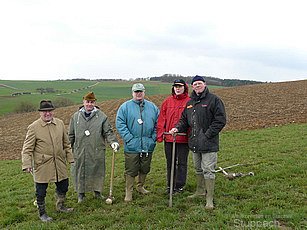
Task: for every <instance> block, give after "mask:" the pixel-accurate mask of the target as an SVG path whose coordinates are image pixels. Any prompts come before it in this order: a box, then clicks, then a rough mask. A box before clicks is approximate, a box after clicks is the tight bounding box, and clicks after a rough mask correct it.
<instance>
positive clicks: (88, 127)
mask: <svg viewBox="0 0 307 230" xmlns="http://www.w3.org/2000/svg"><path fill="white" fill-rule="evenodd" d="M69 140H70V143H71V146H72V149H73V156H74V159H75V164H74V165H73V166H72V176H73V181H74V185H75V189H76V191H77V193H78V203H81V202H82V201H83V200H84V198H85V193H86V192H94V196H95V197H96V198H102V195H101V193H102V190H103V183H104V177H105V150H106V143H109V144H110V145H111V147H112V149H113V150H114V151H115V152H117V151H118V149H119V144H118V141H117V138H116V135H115V134H114V132H113V129H112V126H111V124H110V122H109V120H108V117H107V116H106V114H105V113H104V112H102V111H101V110H100V109H99V107H98V106H96V97H95V95H94V93H93V92H89V93H87V94H86V95H85V96H84V97H83V106H81V107H80V108H79V110H78V111H77V112H76V113H74V114H73V116H72V118H71V120H70V125H69Z"/></svg>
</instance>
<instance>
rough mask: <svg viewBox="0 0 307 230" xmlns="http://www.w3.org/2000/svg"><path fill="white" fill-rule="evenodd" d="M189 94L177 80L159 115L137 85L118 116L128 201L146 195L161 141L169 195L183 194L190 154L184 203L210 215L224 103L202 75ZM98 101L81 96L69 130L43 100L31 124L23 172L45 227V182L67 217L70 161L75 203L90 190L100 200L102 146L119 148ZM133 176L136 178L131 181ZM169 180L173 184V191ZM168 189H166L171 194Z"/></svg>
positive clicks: (223, 116)
mask: <svg viewBox="0 0 307 230" xmlns="http://www.w3.org/2000/svg"><path fill="white" fill-rule="evenodd" d="M191 86H192V89H193V91H192V93H191V96H189V92H188V88H189V87H188V84H187V83H186V82H185V81H184V80H182V79H178V80H175V81H174V83H173V85H172V88H171V95H170V96H169V97H167V98H166V99H165V100H164V101H163V103H162V105H161V108H160V110H159V109H158V107H157V106H156V105H155V104H154V103H152V102H150V101H148V100H146V99H145V87H144V85H143V84H141V83H136V84H134V85H133V86H132V99H131V100H128V101H126V102H124V103H123V104H122V105H121V106H120V107H119V109H118V111H117V115H116V130H117V132H118V133H119V135H120V136H121V138H122V140H123V143H124V157H125V198H124V201H125V202H130V201H132V200H133V188H134V184H135V180H136V190H137V191H138V192H139V193H141V194H147V193H149V191H148V190H146V189H145V187H144V184H145V181H146V177H147V174H148V173H149V172H150V167H151V161H152V154H153V151H154V149H155V146H156V142H164V151H165V157H166V168H167V173H166V178H167V183H166V184H167V186H166V187H167V188H166V192H167V193H170V192H172V193H177V192H182V191H183V190H184V186H185V185H186V178H187V171H188V154H189V151H190V150H191V151H192V154H193V161H194V167H195V170H196V175H197V188H196V192H195V193H194V194H193V195H191V196H189V198H193V197H197V196H204V197H206V206H205V208H206V209H213V207H214V206H213V193H214V181H215V174H214V171H215V166H216V163H217V152H218V150H219V132H220V131H221V130H222V129H223V127H224V126H225V124H226V113H225V108H224V105H223V102H222V100H221V99H220V98H219V97H217V96H216V95H214V94H211V93H210V92H209V90H208V88H207V87H206V82H205V80H204V78H203V77H201V76H198V75H196V76H195V77H194V78H193V79H192V83H191ZM96 100H97V99H96V96H95V94H94V93H93V92H89V93H88V94H86V95H85V96H84V97H83V105H82V106H81V107H80V108H79V109H78V111H77V112H75V113H74V114H73V115H72V117H71V119H70V124H69V128H68V133H67V131H66V130H65V126H64V123H63V121H61V120H60V119H57V118H55V117H53V110H54V109H55V108H54V106H53V104H52V102H51V101H49V100H43V101H41V102H40V108H39V109H38V110H39V113H40V118H39V119H38V120H36V121H34V122H33V123H32V124H30V125H29V126H28V130H27V134H26V138H25V141H24V145H23V149H22V169H23V171H25V172H30V173H32V175H33V177H34V182H35V188H36V201H37V207H38V211H39V217H40V219H41V220H42V221H44V222H48V221H51V220H52V218H51V217H49V216H48V215H47V213H46V210H45V197H46V190H47V187H48V183H51V182H54V183H55V184H56V194H57V200H56V210H57V211H60V212H71V211H72V210H73V209H72V208H67V207H66V206H65V198H66V193H67V191H68V185H69V183H68V173H67V163H70V164H71V173H72V178H73V184H74V188H75V190H76V192H77V194H78V203H82V202H83V201H84V199H85V198H86V194H87V193H88V192H92V193H93V194H94V197H95V198H98V199H101V198H103V196H102V191H103V183H104V177H105V150H106V147H107V145H110V147H111V148H112V149H113V151H114V152H117V151H118V150H119V147H120V145H119V142H118V140H117V138H116V135H115V133H114V131H113V128H112V125H111V124H110V122H109V120H108V117H107V116H106V114H105V113H104V112H103V111H102V110H100V108H99V107H98V106H97V105H96ZM179 132H180V133H185V134H186V135H182V136H181V135H180V136H179V135H178V136H177V138H176V145H175V159H176V160H175V162H174V163H175V165H174V166H173V167H174V169H175V170H174V179H173V178H172V179H173V180H172V179H171V168H172V153H173V141H174V139H173V136H174V135H176V133H179ZM135 178H137V179H135ZM171 181H173V182H174V184H173V185H172V186H171V184H170V183H171ZM171 187H172V188H173V191H170V188H171Z"/></svg>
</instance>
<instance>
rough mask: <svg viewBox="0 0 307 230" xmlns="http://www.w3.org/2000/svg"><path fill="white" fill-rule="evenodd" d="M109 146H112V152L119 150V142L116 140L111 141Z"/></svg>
mask: <svg viewBox="0 0 307 230" xmlns="http://www.w3.org/2000/svg"><path fill="white" fill-rule="evenodd" d="M111 147H112V149H113V151H114V152H117V151H118V150H119V144H118V143H117V142H113V143H112V144H111Z"/></svg>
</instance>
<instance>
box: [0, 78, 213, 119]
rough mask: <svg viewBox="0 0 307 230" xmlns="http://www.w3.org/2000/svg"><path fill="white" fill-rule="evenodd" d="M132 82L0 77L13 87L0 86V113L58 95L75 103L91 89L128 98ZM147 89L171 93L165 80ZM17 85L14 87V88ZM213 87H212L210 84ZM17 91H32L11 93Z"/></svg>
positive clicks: (152, 92)
mask: <svg viewBox="0 0 307 230" xmlns="http://www.w3.org/2000/svg"><path fill="white" fill-rule="evenodd" d="M133 83H134V82H130V81H101V82H96V81H70V80H65V81H60V80H58V81H5V80H0V84H4V85H8V86H10V87H12V88H10V89H9V88H3V87H1V88H0V89H1V90H0V116H1V115H5V114H8V113H13V112H14V111H15V109H16V108H17V107H18V105H20V103H21V102H31V103H33V105H37V106H38V104H39V102H40V101H41V100H42V99H50V100H55V99H57V98H58V97H62V98H67V99H69V100H70V101H72V102H73V103H75V104H82V98H83V96H84V95H85V94H86V93H87V92H89V91H93V92H94V93H95V95H96V98H97V99H98V102H101V101H106V100H111V99H121V98H131V87H132V85H133ZM143 84H144V86H145V88H146V95H147V96H152V95H160V94H167V95H168V94H170V92H171V84H170V83H165V82H153V81H145V82H143ZM209 87H210V88H211V86H209ZM13 88H16V89H13ZM38 88H53V89H54V90H56V91H57V92H55V93H44V94H40V93H39V91H37V89H38ZM212 88H214V86H212ZM16 92H21V93H22V92H31V94H29V95H28V94H23V95H18V96H11V94H12V93H16Z"/></svg>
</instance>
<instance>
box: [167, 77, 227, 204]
mask: <svg viewBox="0 0 307 230" xmlns="http://www.w3.org/2000/svg"><path fill="white" fill-rule="evenodd" d="M191 84H192V88H193V92H192V94H191V100H190V101H189V102H188V103H187V105H186V108H185V109H184V111H183V113H182V116H181V118H180V120H179V122H178V124H177V125H176V127H175V128H172V129H171V130H170V133H175V132H186V131H187V130H188V128H190V129H191V132H190V135H189V148H190V150H191V151H192V152H193V161H194V167H195V170H196V176H197V189H196V192H195V194H194V195H192V196H190V198H193V197H197V196H202V195H203V196H204V195H206V207H205V208H206V209H213V207H214V206H213V194H214V183H215V174H214V171H215V166H216V163H217V152H218V151H219V133H220V131H221V130H222V129H223V127H224V126H225V125H226V113H225V107H224V104H223V102H222V100H221V99H220V98H219V97H217V96H216V95H214V94H212V93H210V92H209V90H208V88H207V87H206V82H205V80H204V78H203V77H201V76H198V75H196V76H195V77H194V78H193V79H192V82H191Z"/></svg>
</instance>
